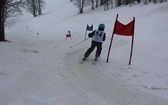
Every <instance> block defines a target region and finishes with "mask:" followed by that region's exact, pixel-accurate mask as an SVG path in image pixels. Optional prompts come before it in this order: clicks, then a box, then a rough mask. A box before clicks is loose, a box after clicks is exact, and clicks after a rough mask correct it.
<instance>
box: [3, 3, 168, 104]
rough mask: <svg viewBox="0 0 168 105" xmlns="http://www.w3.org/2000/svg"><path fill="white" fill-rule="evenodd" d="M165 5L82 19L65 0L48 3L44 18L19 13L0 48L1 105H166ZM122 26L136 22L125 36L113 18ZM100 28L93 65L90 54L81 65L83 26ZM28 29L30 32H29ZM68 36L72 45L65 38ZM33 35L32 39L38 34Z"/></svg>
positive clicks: (167, 48) (84, 45)
mask: <svg viewBox="0 0 168 105" xmlns="http://www.w3.org/2000/svg"><path fill="white" fill-rule="evenodd" d="M167 8H168V3H167V2H166V3H162V4H148V5H142V4H139V5H135V6H132V7H128V6H123V7H119V8H114V9H112V10H109V11H103V7H100V8H98V9H95V10H94V11H90V7H89V8H86V9H85V11H84V13H83V14H78V9H77V8H76V7H75V6H74V5H73V4H72V3H70V2H69V0H48V1H47V3H46V9H45V11H44V15H42V16H39V17H36V18H33V17H32V16H31V15H30V14H27V13H25V14H24V15H23V16H21V17H20V18H18V22H17V23H16V24H15V26H13V27H10V28H6V39H7V40H10V41H11V42H10V43H5V42H0V49H1V50H0V105H168V101H167V100H168V41H167V40H168V34H167V33H168V10H167ZM117 14H119V18H118V20H119V21H120V22H122V23H124V24H127V23H128V22H130V21H132V19H133V17H135V41H134V50H133V58H132V64H131V65H128V60H129V53H130V44H131V37H123V36H117V35H115V36H114V42H113V44H112V49H111V54H110V58H109V62H108V63H106V57H107V52H108V49H109V43H110V39H111V35H112V31H113V26H114V22H115V19H116V15H117ZM100 23H104V24H105V26H106V28H105V31H106V35H107V39H106V41H105V42H104V44H103V49H102V54H101V57H100V58H99V60H98V62H97V64H96V65H92V61H93V59H94V54H95V51H94V52H92V54H91V55H90V56H89V58H88V60H87V61H86V62H84V63H83V64H80V63H79V61H80V60H81V59H82V57H83V55H84V53H85V51H86V50H87V49H88V48H89V47H90V42H91V39H88V40H86V41H85V42H83V43H81V44H79V45H77V46H75V47H73V48H70V46H72V45H74V44H76V43H78V42H80V41H82V40H83V39H84V35H85V29H86V25H87V24H89V25H91V24H93V25H94V29H97V27H98V25H99V24H100ZM27 27H28V28H27ZM68 30H70V31H71V34H72V40H70V39H67V40H66V38H65V35H66V33H67V32H68ZM37 33H38V34H37Z"/></svg>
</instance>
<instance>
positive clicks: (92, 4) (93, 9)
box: [92, 0, 94, 10]
mask: <svg viewBox="0 0 168 105" xmlns="http://www.w3.org/2000/svg"><path fill="white" fill-rule="evenodd" d="M92 10H94V1H93V0H92Z"/></svg>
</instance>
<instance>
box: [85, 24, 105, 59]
mask: <svg viewBox="0 0 168 105" xmlns="http://www.w3.org/2000/svg"><path fill="white" fill-rule="evenodd" d="M104 29H105V25H104V24H99V27H98V29H97V30H94V31H93V32H91V33H89V34H88V37H90V38H91V37H92V42H91V47H90V48H89V49H88V50H87V51H86V53H85V54H84V58H83V59H82V60H83V61H85V60H86V59H87V58H88V57H89V55H90V54H91V53H92V51H93V50H94V48H95V47H97V50H96V54H95V59H94V60H95V61H97V59H98V57H99V56H100V54H101V50H102V44H103V41H105V39H106V33H105V32H104Z"/></svg>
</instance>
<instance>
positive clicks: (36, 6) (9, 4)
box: [0, 0, 45, 41]
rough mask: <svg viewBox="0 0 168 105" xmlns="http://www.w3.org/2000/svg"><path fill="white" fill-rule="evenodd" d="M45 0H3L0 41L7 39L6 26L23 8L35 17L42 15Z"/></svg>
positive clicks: (0, 7) (0, 5) (0, 10)
mask: <svg viewBox="0 0 168 105" xmlns="http://www.w3.org/2000/svg"><path fill="white" fill-rule="evenodd" d="M44 4H45V3H44V1H43V0H1V2H0V41H6V40H5V26H7V25H10V24H11V23H12V22H13V21H14V19H15V18H16V16H17V15H19V14H21V13H22V11H23V10H26V11H27V12H29V13H31V14H32V15H33V16H34V17H36V16H38V15H42V8H43V7H44Z"/></svg>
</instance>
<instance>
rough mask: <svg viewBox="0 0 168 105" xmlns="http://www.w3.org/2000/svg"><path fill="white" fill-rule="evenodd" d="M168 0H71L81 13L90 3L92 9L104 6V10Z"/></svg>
mask: <svg viewBox="0 0 168 105" xmlns="http://www.w3.org/2000/svg"><path fill="white" fill-rule="evenodd" d="M166 1H167V0H70V2H73V3H74V5H75V6H77V8H79V13H83V9H84V7H85V6H88V5H90V6H91V10H94V9H95V8H98V7H99V6H104V10H109V9H112V8H114V7H120V6H123V5H129V6H132V5H136V4H140V3H143V4H144V5H145V4H148V3H149V2H153V3H162V2H166Z"/></svg>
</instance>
